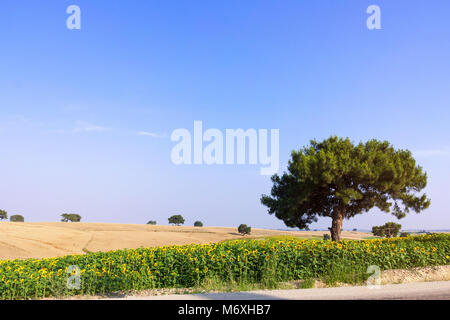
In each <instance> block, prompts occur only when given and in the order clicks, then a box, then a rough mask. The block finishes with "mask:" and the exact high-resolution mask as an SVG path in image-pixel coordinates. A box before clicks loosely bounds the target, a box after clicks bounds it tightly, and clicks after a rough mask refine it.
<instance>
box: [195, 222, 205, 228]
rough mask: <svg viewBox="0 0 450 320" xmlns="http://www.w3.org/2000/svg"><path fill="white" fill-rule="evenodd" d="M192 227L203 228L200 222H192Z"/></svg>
mask: <svg viewBox="0 0 450 320" xmlns="http://www.w3.org/2000/svg"><path fill="white" fill-rule="evenodd" d="M194 227H203V222H201V221H195V222H194Z"/></svg>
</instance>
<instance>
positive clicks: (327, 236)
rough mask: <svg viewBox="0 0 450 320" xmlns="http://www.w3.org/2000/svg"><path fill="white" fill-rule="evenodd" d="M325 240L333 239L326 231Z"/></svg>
mask: <svg viewBox="0 0 450 320" xmlns="http://www.w3.org/2000/svg"><path fill="white" fill-rule="evenodd" d="M323 240H324V241H328V240H331V236H330V235H329V234H328V233H324V234H323Z"/></svg>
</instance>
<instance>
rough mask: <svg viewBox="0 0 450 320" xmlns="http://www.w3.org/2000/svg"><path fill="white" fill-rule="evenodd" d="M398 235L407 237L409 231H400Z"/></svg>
mask: <svg viewBox="0 0 450 320" xmlns="http://www.w3.org/2000/svg"><path fill="white" fill-rule="evenodd" d="M400 237H402V238H406V237H409V232H401V233H400Z"/></svg>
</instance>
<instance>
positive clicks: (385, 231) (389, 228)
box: [372, 222, 402, 238]
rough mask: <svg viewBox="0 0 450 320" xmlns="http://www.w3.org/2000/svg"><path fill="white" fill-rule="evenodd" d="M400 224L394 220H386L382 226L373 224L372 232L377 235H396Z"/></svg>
mask: <svg viewBox="0 0 450 320" xmlns="http://www.w3.org/2000/svg"><path fill="white" fill-rule="evenodd" d="M401 228H402V225H400V224H398V223H395V222H387V223H385V224H384V225H382V226H373V227H372V233H373V234H374V235H375V236H378V237H387V238H392V237H396V236H397V234H398V232H399V231H400V229H401Z"/></svg>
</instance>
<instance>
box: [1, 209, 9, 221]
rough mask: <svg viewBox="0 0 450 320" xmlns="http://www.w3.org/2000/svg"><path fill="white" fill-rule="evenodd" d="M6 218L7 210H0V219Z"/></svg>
mask: <svg viewBox="0 0 450 320" xmlns="http://www.w3.org/2000/svg"><path fill="white" fill-rule="evenodd" d="M6 219H8V212H6V211H5V210H0V220H6Z"/></svg>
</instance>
